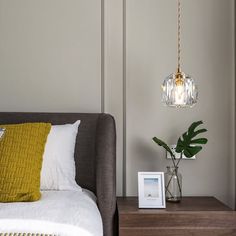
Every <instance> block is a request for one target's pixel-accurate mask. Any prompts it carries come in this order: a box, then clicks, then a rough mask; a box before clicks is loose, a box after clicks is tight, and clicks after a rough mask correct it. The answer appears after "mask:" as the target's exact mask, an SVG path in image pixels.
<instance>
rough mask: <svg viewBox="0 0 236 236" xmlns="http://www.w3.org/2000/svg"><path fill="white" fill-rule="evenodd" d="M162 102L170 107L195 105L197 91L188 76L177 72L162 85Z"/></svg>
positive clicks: (192, 80)
mask: <svg viewBox="0 0 236 236" xmlns="http://www.w3.org/2000/svg"><path fill="white" fill-rule="evenodd" d="M162 90H163V93H162V101H163V103H165V104H166V105H167V106H170V107H192V106H194V105H195V104H196V103H197V98H198V90H197V86H196V84H195V81H194V79H193V78H192V77H191V76H190V75H186V74H184V73H183V72H180V71H178V72H177V73H176V74H171V75H169V76H168V77H167V78H166V79H165V80H164V82H163V84H162Z"/></svg>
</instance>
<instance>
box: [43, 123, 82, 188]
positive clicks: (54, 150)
mask: <svg viewBox="0 0 236 236" xmlns="http://www.w3.org/2000/svg"><path fill="white" fill-rule="evenodd" d="M79 124H80V121H79V120H78V121H76V122H75V123H74V124H65V125H52V127H51V130H50V132H49V134H48V138H47V142H46V145H45V150H44V154H43V164H42V171H41V184H40V188H41V190H80V191H82V189H81V188H80V187H79V186H78V185H77V183H76V181H75V161H74V151H75V143H76V136H77V132H78V127H79Z"/></svg>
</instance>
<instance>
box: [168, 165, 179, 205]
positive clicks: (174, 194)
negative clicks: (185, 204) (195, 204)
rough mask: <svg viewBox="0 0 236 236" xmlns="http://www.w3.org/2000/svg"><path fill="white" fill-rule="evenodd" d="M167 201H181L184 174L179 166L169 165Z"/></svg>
mask: <svg viewBox="0 0 236 236" xmlns="http://www.w3.org/2000/svg"><path fill="white" fill-rule="evenodd" d="M165 190H166V191H165V193H166V201H168V202H180V201H181V198H182V175H181V174H180V173H179V171H178V167H170V166H167V171H166V173H165Z"/></svg>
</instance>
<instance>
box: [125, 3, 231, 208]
mask: <svg viewBox="0 0 236 236" xmlns="http://www.w3.org/2000/svg"><path fill="white" fill-rule="evenodd" d="M182 5H183V18H182V19H183V24H182V27H183V30H182V32H183V34H182V36H183V42H182V45H183V47H182V49H183V54H182V56H183V60H182V62H183V70H184V71H185V72H187V73H190V74H191V75H192V76H194V78H195V79H196V82H197V83H198V86H199V102H198V104H197V105H196V107H194V108H192V109H182V110H177V109H170V108H167V107H164V106H163V105H162V104H161V101H160V84H161V83H162V81H163V79H164V78H165V76H167V75H168V74H170V73H172V72H174V71H175V69H176V23H175V22H176V1H171V0H160V1H156V0H148V1H143V0H127V1H126V9H127V14H126V27H127V32H126V48H127V53H126V56H127V70H126V85H127V129H126V132H127V157H126V159H127V160H126V161H127V174H126V175H127V180H126V181H127V194H128V195H136V194H137V172H138V171H163V170H165V167H166V166H167V165H168V164H169V162H168V161H167V160H165V158H164V152H163V150H162V149H161V148H159V147H157V146H156V145H155V144H153V143H152V141H151V138H152V137H153V136H158V137H160V138H163V139H164V140H166V141H167V142H168V143H170V144H171V143H175V142H176V139H177V138H178V136H179V135H180V134H181V133H183V132H184V131H185V130H186V128H187V127H188V126H189V125H190V124H191V122H193V121H196V120H203V121H204V123H205V126H206V127H207V129H208V133H207V138H208V139H209V143H208V144H207V146H206V147H205V148H204V150H203V151H202V152H201V153H200V154H198V155H197V159H196V160H194V161H189V160H186V161H183V162H182V163H181V167H180V171H181V173H182V174H183V193H184V195H214V196H216V197H218V198H219V199H221V200H222V201H224V202H226V203H229V204H230V205H232V204H233V193H234V183H233V182H232V181H233V180H234V177H233V175H234V169H232V168H231V166H234V165H231V164H233V161H234V152H233V142H232V138H233V135H234V134H233V131H234V120H233V118H234V116H233V115H234V114H233V112H234V59H233V58H234V41H233V38H234V35H233V33H234V23H233V22H234V12H233V9H234V7H233V1H232V0H227V1H222V0H197V1H196V0H182Z"/></svg>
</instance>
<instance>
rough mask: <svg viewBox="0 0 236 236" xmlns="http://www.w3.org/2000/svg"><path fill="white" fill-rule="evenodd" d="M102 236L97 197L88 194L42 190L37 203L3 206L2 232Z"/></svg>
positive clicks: (1, 204) (1, 207)
mask: <svg viewBox="0 0 236 236" xmlns="http://www.w3.org/2000/svg"><path fill="white" fill-rule="evenodd" d="M13 232H16V233H23V232H24V233H41V234H55V235H60V236H102V235H103V230H102V219H101V215H100V213H99V210H98V208H97V205H96V200H95V196H94V195H92V193H90V192H88V191H84V190H83V191H42V198H41V200H39V201H37V202H30V203H29V202H27V203H0V233H13Z"/></svg>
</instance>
